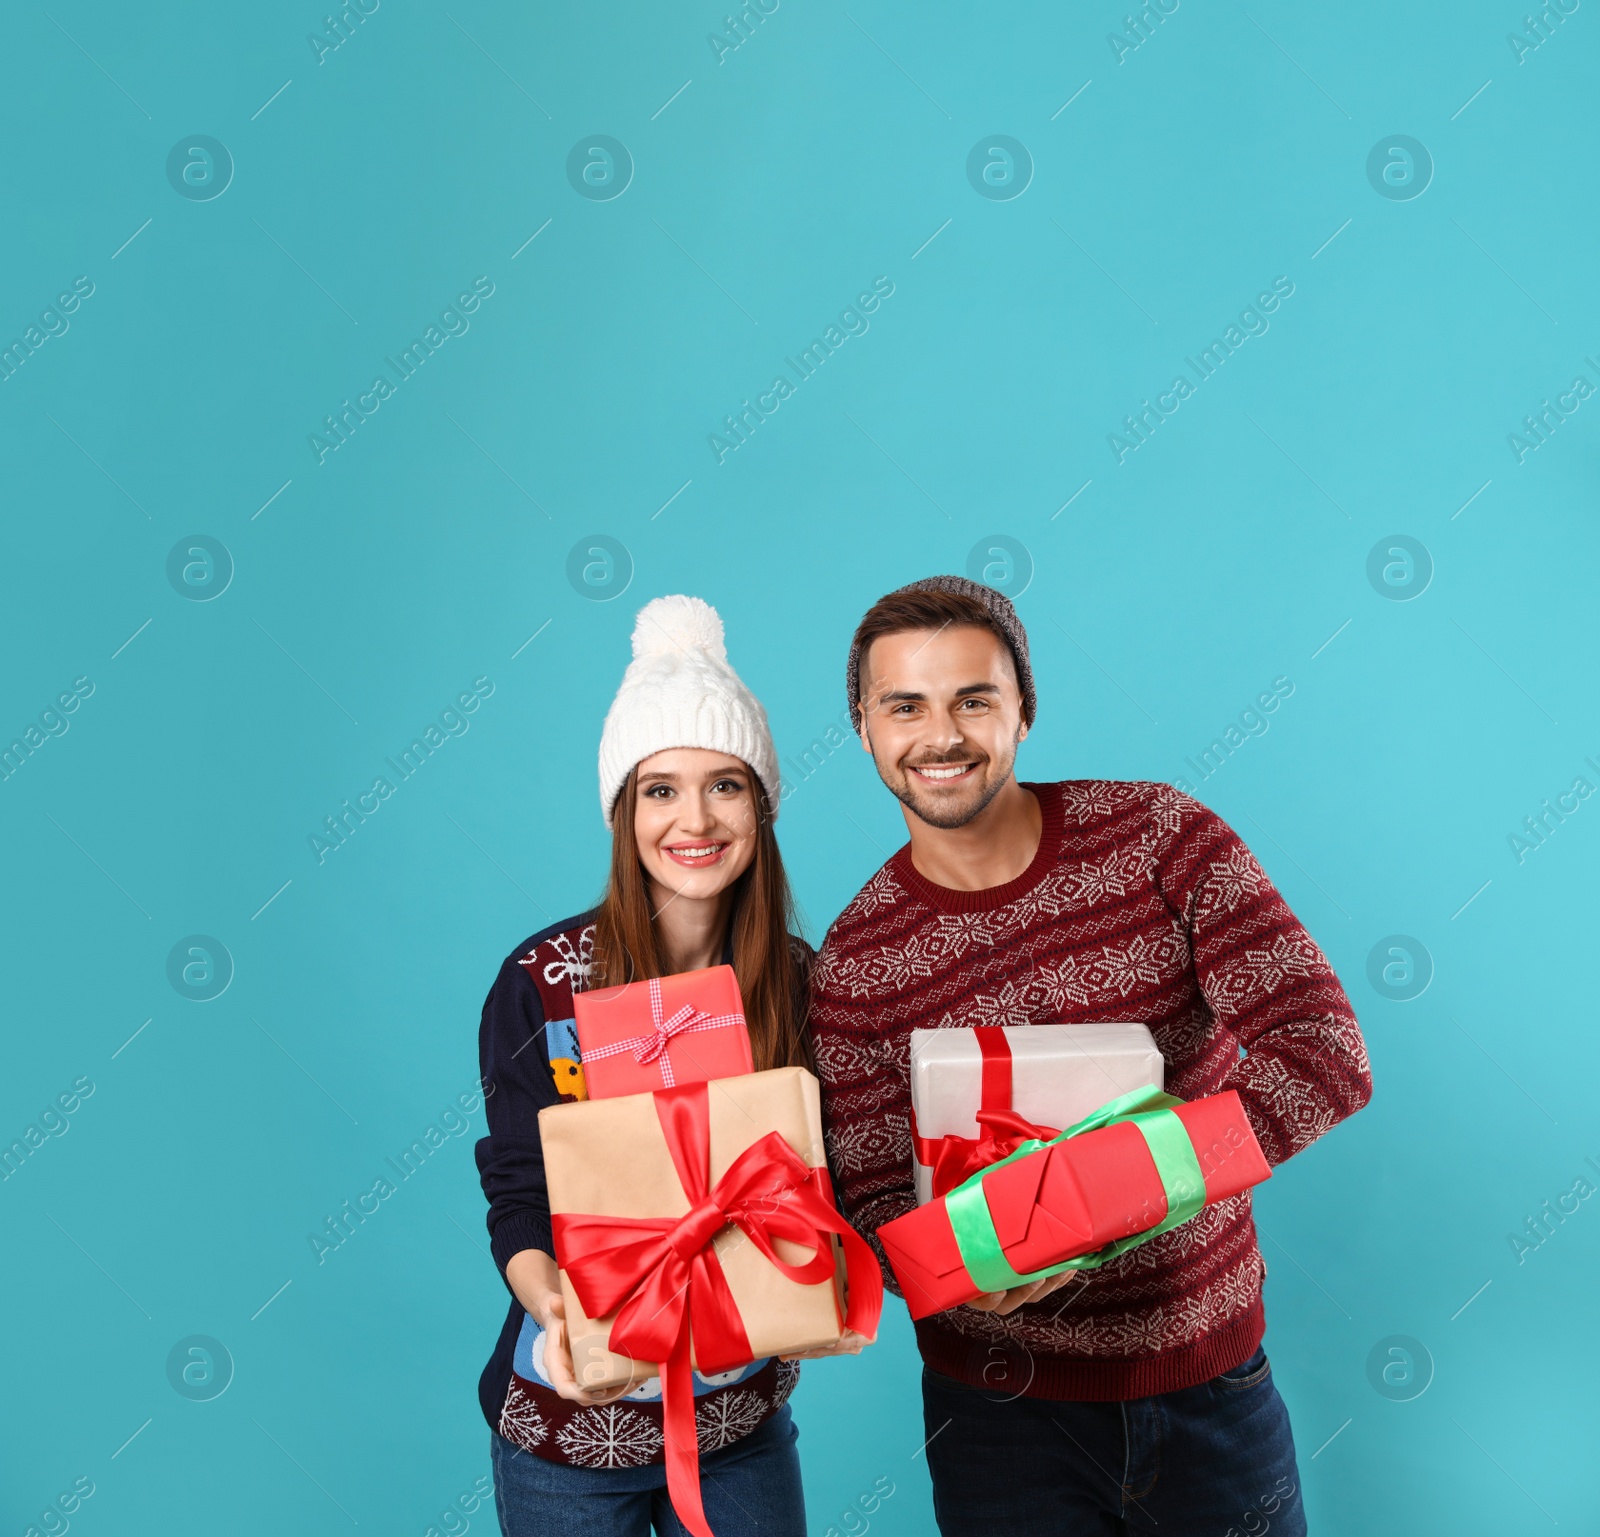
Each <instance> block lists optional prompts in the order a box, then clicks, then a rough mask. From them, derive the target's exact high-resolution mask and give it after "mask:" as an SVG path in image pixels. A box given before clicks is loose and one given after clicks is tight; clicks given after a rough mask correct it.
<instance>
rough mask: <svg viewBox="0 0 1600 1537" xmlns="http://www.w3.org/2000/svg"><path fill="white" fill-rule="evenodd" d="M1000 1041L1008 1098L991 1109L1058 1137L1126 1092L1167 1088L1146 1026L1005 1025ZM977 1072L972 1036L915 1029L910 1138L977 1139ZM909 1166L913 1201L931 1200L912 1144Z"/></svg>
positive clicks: (929, 1174)
mask: <svg viewBox="0 0 1600 1537" xmlns="http://www.w3.org/2000/svg"><path fill="white" fill-rule="evenodd" d="M999 1035H1000V1036H1003V1038H1004V1041H1005V1044H1006V1045H1007V1046H1008V1047H1009V1048H1010V1055H1011V1097H1010V1104H1009V1106H1006V1105H999V1106H997V1107H996V1108H1009V1109H1011V1110H1014V1111H1015V1112H1016V1113H1017V1114H1018V1115H1020V1116H1021V1117H1022V1118H1023V1119H1024V1120H1027V1121H1031V1122H1033V1123H1034V1124H1035V1125H1037V1126H1048V1127H1051V1128H1053V1129H1054V1130H1056V1131H1061V1130H1064V1129H1065V1128H1066V1127H1068V1126H1071V1125H1073V1124H1074V1123H1075V1122H1077V1121H1081V1120H1082V1119H1083V1118H1084V1117H1085V1116H1086V1115H1088V1114H1089V1113H1090V1112H1091V1111H1093V1110H1098V1109H1099V1108H1100V1106H1101V1105H1103V1104H1105V1102H1106V1101H1107V1100H1109V1099H1115V1098H1116V1097H1117V1096H1118V1095H1119V1094H1126V1093H1127V1092H1128V1091H1129V1090H1130V1089H1140V1088H1144V1087H1145V1086H1146V1085H1150V1086H1151V1087H1154V1088H1157V1089H1160V1088H1163V1087H1165V1084H1164V1077H1165V1067H1166V1064H1165V1063H1164V1062H1163V1060H1162V1057H1161V1053H1160V1051H1159V1050H1158V1049H1157V1047H1156V1043H1155V1037H1154V1036H1152V1035H1151V1034H1150V1031H1149V1029H1148V1027H1147V1026H1145V1025H1125V1024H1115V1025H1007V1026H1005V1027H1004V1028H1003V1030H1001V1031H1000V1032H999ZM991 1039H993V1038H991ZM1002 1071H1003V1070H1002ZM983 1072H984V1055H983V1051H982V1049H981V1048H980V1046H979V1044H978V1036H977V1033H976V1032H975V1031H974V1030H972V1029H969V1028H963V1029H951V1030H913V1031H912V1032H911V1109H912V1117H913V1130H914V1135H915V1136H916V1137H917V1138H920V1139H922V1140H923V1141H928V1142H936V1141H938V1139H939V1138H941V1137H946V1136H954V1137H971V1138H976V1137H978V1136H979V1135H980V1133H981V1131H982V1127H980V1126H979V1124H978V1119H977V1115H978V1110H979V1108H980V1106H981V1103H982V1086H983ZM912 1168H913V1171H914V1173H915V1175H916V1184H917V1201H918V1203H919V1204H921V1203H926V1202H928V1201H930V1200H932V1199H933V1169H932V1167H931V1165H929V1164H924V1163H922V1162H921V1161H920V1160H919V1159H918V1157H917V1148H916V1144H915V1142H913V1145H912Z"/></svg>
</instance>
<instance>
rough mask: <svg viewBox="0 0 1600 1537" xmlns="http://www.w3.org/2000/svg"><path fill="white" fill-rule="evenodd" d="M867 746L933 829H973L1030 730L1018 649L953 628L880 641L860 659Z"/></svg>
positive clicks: (881, 773) (886, 778)
mask: <svg viewBox="0 0 1600 1537" xmlns="http://www.w3.org/2000/svg"><path fill="white" fill-rule="evenodd" d="M861 714H862V732H861V736H862V745H863V746H864V747H865V748H866V749H867V751H868V752H870V753H871V754H872V757H873V761H874V762H875V763H876V764H877V767H878V777H879V778H880V779H882V780H883V782H884V783H885V784H886V785H888V787H889V788H890V790H892V791H893V792H894V794H895V795H896V796H897V797H898V798H899V799H900V801H901V803H902V804H904V805H906V806H909V807H910V808H911V810H912V811H914V812H915V813H916V814H917V816H919V817H920V818H921V819H922V820H923V821H924V822H926V823H928V824H929V826H931V827H943V828H954V827H965V826H966V824H967V823H968V822H970V821H972V819H973V818H974V817H976V816H977V815H978V814H979V813H980V812H981V811H982V810H983V809H984V808H985V807H986V806H987V805H988V804H989V802H990V801H992V800H993V799H994V798H995V796H996V795H998V794H999V793H1000V791H1001V790H1002V789H1003V788H1004V787H1005V783H1006V781H1007V780H1008V779H1009V778H1010V777H1011V770H1012V767H1013V765H1014V764H1015V762H1016V756H1017V743H1018V742H1020V741H1021V740H1022V739H1023V738H1024V737H1025V736H1027V734H1028V728H1027V726H1025V725H1024V724H1023V721H1022V694H1021V691H1020V690H1019V688H1018V686H1017V673H1016V667H1015V665H1014V664H1013V662H1012V659H1011V651H1010V648H1009V647H1007V646H1006V644H1005V642H1004V641H1002V640H1001V639H1000V637H999V636H997V635H995V634H994V633H993V632H991V631H989V630H984V629H979V628H977V627H976V626H974V625H954V626H949V627H947V628H945V629H942V630H907V631H905V632H904V633H903V634H900V635H884V636H881V637H880V638H879V639H877V640H875V641H873V643H872V644H871V646H869V647H868V648H867V653H866V655H865V656H864V657H863V658H862V660H861Z"/></svg>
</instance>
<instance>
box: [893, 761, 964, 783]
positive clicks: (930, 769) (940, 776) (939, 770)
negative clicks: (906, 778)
mask: <svg viewBox="0 0 1600 1537" xmlns="http://www.w3.org/2000/svg"><path fill="white" fill-rule="evenodd" d="M977 767H978V765H977V764H976V763H913V764H910V765H908V768H909V771H910V772H911V773H913V774H915V775H916V776H917V778H918V779H922V780H926V781H927V783H929V784H935V785H943V784H949V783H950V782H951V781H952V780H957V779H964V778H965V777H966V776H967V775H968V774H970V773H972V771H973V770H974V769H975V768H977Z"/></svg>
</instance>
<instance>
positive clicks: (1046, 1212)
mask: <svg viewBox="0 0 1600 1537" xmlns="http://www.w3.org/2000/svg"><path fill="white" fill-rule="evenodd" d="M1170 1103H1171V1102H1170V1101H1169V1104H1170ZM1171 1114H1173V1115H1174V1116H1176V1117H1177V1119H1178V1120H1179V1121H1180V1122H1181V1123H1182V1125H1183V1129H1184V1131H1185V1133H1186V1134H1187V1135H1188V1137H1189V1140H1190V1142H1191V1143H1192V1144H1193V1147H1194V1153H1195V1157H1196V1159H1197V1161H1198V1163H1199V1165H1200V1172H1201V1174H1202V1176H1203V1178H1204V1180H1205V1204H1206V1205H1208V1206H1209V1205H1211V1204H1212V1203H1213V1202H1215V1201H1221V1200H1225V1199H1226V1198H1227V1197H1228V1196H1232V1195H1238V1194H1239V1192H1240V1191H1242V1190H1247V1189H1249V1188H1250V1186H1252V1185H1257V1184H1260V1183H1261V1181H1262V1180H1264V1179H1268V1178H1270V1177H1271V1174H1272V1170H1271V1169H1270V1168H1269V1167H1268V1164H1267V1160H1266V1158H1265V1157H1264V1156H1263V1154H1262V1152H1261V1146H1260V1144H1259V1143H1258V1142H1257V1141H1256V1138H1255V1133H1254V1131H1253V1130H1252V1129H1251V1127H1250V1122H1249V1119H1248V1118H1247V1117H1246V1115H1245V1113H1244V1106H1243V1105H1242V1104H1241V1103H1240V1101H1239V1096H1238V1095H1237V1094H1236V1093H1234V1092H1233V1091H1232V1090H1231V1089H1230V1090H1229V1091H1227V1092H1226V1093H1223V1094H1214V1095H1211V1096H1210V1097H1209V1098H1206V1099H1197V1100H1192V1101H1190V1102H1189V1103H1187V1104H1174V1105H1172V1107H1171ZM982 1193H983V1197H984V1199H985V1201H986V1202H987V1205H988V1209H989V1215H990V1217H991V1218H992V1219H993V1222H994V1231H995V1235H996V1236H997V1237H998V1238H999V1240H1000V1245H1001V1248H1002V1249H1003V1251H1004V1255H1005V1260H1006V1262H1007V1263H1008V1264H1009V1265H1010V1266H1011V1268H1012V1269H1013V1270H1015V1271H1016V1272H1018V1274H1028V1273H1031V1272H1033V1271H1038V1270H1045V1269H1048V1268H1049V1267H1050V1266H1052V1265H1059V1264H1060V1263H1061V1262H1062V1261H1063V1260H1068V1259H1076V1258H1078V1257H1080V1256H1084V1255H1093V1254H1094V1253H1096V1252H1097V1251H1098V1250H1101V1249H1103V1248H1105V1247H1106V1246H1107V1245H1108V1244H1112V1243H1115V1242H1116V1241H1117V1240H1118V1239H1126V1238H1131V1237H1133V1236H1135V1235H1136V1234H1141V1233H1145V1232H1148V1231H1149V1230H1150V1229H1152V1228H1154V1227H1156V1226H1157V1225H1159V1224H1160V1223H1161V1222H1162V1221H1163V1220H1164V1218H1165V1217H1166V1215H1167V1209H1168V1208H1167V1194H1166V1188H1165V1186H1164V1185H1163V1183H1162V1180H1161V1176H1160V1173H1159V1171H1158V1170H1157V1168H1156V1164H1155V1160H1154V1158H1153V1157H1152V1156H1151V1152H1150V1148H1149V1145H1148V1143H1147V1142H1146V1140H1145V1138H1144V1136H1143V1135H1142V1134H1141V1132H1140V1130H1139V1128H1138V1127H1137V1126H1135V1125H1133V1124H1131V1123H1130V1122H1128V1121H1120V1122H1116V1123H1114V1124H1112V1125H1109V1126H1102V1127H1100V1128H1098V1129H1096V1130H1092V1131H1086V1132H1084V1133H1082V1134H1081V1135H1078V1136H1074V1137H1069V1138H1068V1139H1067V1140H1066V1141H1064V1142H1056V1143H1052V1144H1051V1145H1049V1146H1047V1147H1043V1148H1041V1149H1039V1150H1038V1151H1037V1152H1033V1153H1029V1154H1027V1155H1026V1156H1025V1157H1022V1158H1018V1159H1017V1160H1016V1161H1015V1162H1014V1163H1009V1164H1006V1165H1005V1166H1003V1167H999V1168H995V1169H993V1170H991V1171H990V1172H989V1173H987V1174H985V1175H984V1176H983V1185H982ZM949 1199H950V1197H948V1196H940V1197H938V1198H937V1199H936V1200H934V1201H932V1202H930V1203H929V1204H928V1205H926V1206H919V1207H918V1208H917V1209H916V1210H915V1211H912V1212H908V1213H907V1214H906V1215H905V1216H903V1217H897V1218H895V1220H894V1221H893V1222H886V1223H885V1224H884V1225H883V1226H882V1227H881V1228H879V1229H878V1238H879V1239H880V1240H881V1241H882V1243H883V1248H884V1252H885V1253H886V1254H887V1255H888V1257H889V1263H890V1265H891V1266H892V1267H893V1268H894V1273H895V1276H896V1278H897V1279H898V1280H899V1282H900V1288H901V1290H902V1291H903V1292H904V1294H905V1299H906V1306H907V1307H908V1308H909V1309H910V1311H911V1316H912V1317H913V1318H927V1317H928V1316H929V1315H930V1314H933V1313H940V1312H943V1311H944V1310H945V1309H946V1308H952V1307H956V1306H958V1305H959V1304H961V1303H963V1302H971V1301H973V1300H974V1299H975V1298H977V1297H980V1296H982V1295H983V1293H984V1292H985V1291H986V1290H987V1289H988V1288H986V1287H980V1286H978V1285H976V1284H975V1283H974V1282H973V1280H972V1277H971V1275H970V1274H969V1272H968V1270H967V1266H966V1264H965V1262H964V1260H963V1258H962V1254H961V1250H960V1248H959V1247H958V1245H957V1243H956V1235H955V1231H954V1229H953V1228H952V1226H951V1222H950V1217H949V1215H948V1213H947V1211H946V1204H945V1203H946V1201H947V1200H949ZM1084 1268H1090V1267H1087V1266H1085V1267H1084Z"/></svg>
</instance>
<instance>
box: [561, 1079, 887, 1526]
mask: <svg viewBox="0 0 1600 1537" xmlns="http://www.w3.org/2000/svg"><path fill="white" fill-rule="evenodd" d="M585 1065H587V1064H585ZM821 1112H822V1103H821V1092H820V1090H819V1089H818V1086H817V1080H816V1079H815V1078H813V1077H812V1076H811V1074H810V1073H808V1072H807V1071H806V1070H805V1069H804V1068H798V1067H790V1068H776V1069H773V1070H771V1071H769V1072H764V1073H745V1074H742V1075H741V1076H738V1077H733V1078H721V1079H716V1080H713V1081H712V1082H709V1083H683V1084H678V1085H675V1086H674V1087H672V1088H669V1089H657V1090H654V1091H653V1092H651V1093H648V1094H629V1095H624V1096H622V1097H620V1098H617V1099H594V1100H587V1101H584V1102H581V1103H577V1104H570V1105H553V1106H550V1107H548V1108H546V1109H544V1110H541V1111H540V1112H539V1135H540V1139H541V1141H542V1143H543V1147H544V1166H545V1181H546V1185H547V1187H548V1190H549V1196H550V1211H551V1226H552V1228H553V1230H554V1235H555V1250H556V1262H557V1264H558V1265H559V1266H560V1275H561V1294H562V1297H563V1298H564V1300H565V1311H566V1319H567V1333H568V1340H569V1342H570V1345H571V1349H572V1361H573V1368H574V1373H575V1375H576V1377H577V1380H578V1381H579V1382H580V1383H581V1384H583V1385H584V1386H586V1387H591V1388H600V1387H609V1386H617V1385H620V1384H622V1383H625V1382H627V1381H628V1380H629V1379H630V1377H632V1376H633V1375H635V1370H634V1368H635V1364H636V1363H641V1364H643V1365H644V1366H645V1367H647V1368H648V1369H649V1371H654V1372H658V1373H659V1375H660V1378H661V1419H662V1431H663V1435H664V1438H665V1439H664V1449H665V1460H666V1469H667V1492H668V1494H669V1495H670V1497H671V1500H672V1505H673V1509H674V1510H675V1511H676V1512H677V1514H678V1517H679V1519H680V1520H681V1521H682V1522H683V1524H684V1525H685V1526H686V1527H687V1528H688V1530H689V1531H690V1532H691V1533H693V1534H694V1537H712V1533H711V1528H710V1526H709V1525H708V1524H707V1522H706V1517H705V1511H704V1507H703V1506H702V1504H701V1499H700V1472H699V1466H700V1464H699V1450H698V1439H697V1434H696V1429H695V1410H694V1391H693V1377H692V1375H691V1373H692V1371H693V1370H694V1369H698V1370H700V1371H701V1372H702V1373H704V1374H706V1375H710V1374H713V1373H717V1372H723V1371H731V1370H733V1369H734V1368H736V1367H740V1366H744V1365H747V1364H748V1363H749V1362H751V1361H753V1360H757V1359H760V1358H762V1357H764V1356H773V1355H789V1354H794V1353H797V1352H800V1351H804V1350H812V1349H817V1348H819V1347H823V1346H827V1345H831V1344H834V1343H835V1342H837V1341H838V1339H839V1338H840V1336H841V1335H842V1333H843V1331H844V1330H845V1328H846V1327H849V1328H852V1329H855V1330H857V1331H858V1332H860V1333H862V1334H866V1335H869V1336H870V1335H873V1334H875V1333H876V1332H877V1327H878V1317H879V1314H880V1312H881V1309H882V1305H883V1276H882V1273H881V1272H880V1271H879V1269H878V1264H877V1261H876V1259H875V1258H874V1257H873V1254H872V1251H871V1249H869V1248H868V1247H867V1244H866V1241H865V1240H864V1239H863V1238H861V1237H860V1236H859V1235H858V1234H857V1233H856V1232H855V1231H854V1230H853V1229H852V1228H851V1227H850V1225H849V1224H848V1223H847V1222H846V1221H845V1220H844V1218H843V1217H842V1216H840V1214H839V1212H838V1210H837V1209H836V1208H835V1206H834V1204H833V1193H832V1189H831V1187H830V1186H829V1184H828V1171H827V1165H826V1161H825V1158H824V1154H823V1147H822V1113H821ZM841 1265H842V1267H843V1272H844V1274H843V1277H842V1280H843V1283H844V1288H843V1290H841V1276H840V1269H841ZM613 1345H615V1346H616V1347H617V1348H616V1349H615V1350H613V1349H612V1346H613ZM623 1351H626V1352H627V1354H623V1353H622V1352H623ZM648 1374H649V1373H648V1371H647V1372H644V1373H639V1375H648Z"/></svg>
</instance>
